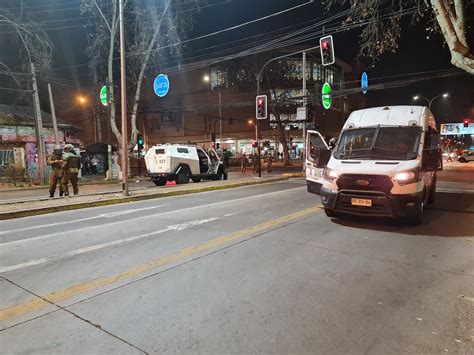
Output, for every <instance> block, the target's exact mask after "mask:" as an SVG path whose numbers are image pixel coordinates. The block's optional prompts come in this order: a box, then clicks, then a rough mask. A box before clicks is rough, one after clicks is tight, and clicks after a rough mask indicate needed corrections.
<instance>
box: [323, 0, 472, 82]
mask: <svg viewBox="0 0 474 355" xmlns="http://www.w3.org/2000/svg"><path fill="white" fill-rule="evenodd" d="M324 3H325V5H326V6H327V7H328V8H329V7H331V6H334V5H348V6H350V12H349V15H348V17H347V19H346V23H348V24H357V23H365V24H366V26H365V27H364V29H363V30H362V33H361V35H360V55H362V56H366V57H368V58H371V59H373V60H376V59H378V58H379V57H380V55H381V54H382V53H384V52H395V51H396V50H397V48H398V40H399V38H400V35H401V21H402V17H403V16H404V15H407V14H410V16H411V17H412V22H416V21H419V20H421V19H424V20H425V21H426V22H427V23H428V29H429V30H430V31H431V32H440V33H442V35H443V37H444V40H445V42H446V44H447V46H448V48H449V50H450V52H451V63H452V64H453V65H454V66H456V67H458V68H460V69H462V70H464V71H466V72H468V73H470V74H474V53H473V50H474V49H473V48H471V47H472V38H471V40H469V39H468V35H467V32H468V28H469V26H471V27H472V22H471V23H469V21H468V18H469V15H468V13H470V14H471V15H470V17H471V19H472V13H473V12H474V9H473V5H472V1H471V0H414V1H408V0H397V1H395V0H392V1H380V0H367V1H359V0H325V1H324Z"/></svg>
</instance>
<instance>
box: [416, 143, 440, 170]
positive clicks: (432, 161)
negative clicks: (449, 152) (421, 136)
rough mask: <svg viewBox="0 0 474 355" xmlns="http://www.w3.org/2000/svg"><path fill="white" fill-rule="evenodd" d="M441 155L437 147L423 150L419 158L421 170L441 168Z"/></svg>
mask: <svg viewBox="0 0 474 355" xmlns="http://www.w3.org/2000/svg"><path fill="white" fill-rule="evenodd" d="M442 157H443V155H442V154H441V149H439V148H428V149H424V150H423V157H422V159H421V169H422V170H423V171H441V170H443V159H442Z"/></svg>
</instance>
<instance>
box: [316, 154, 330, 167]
mask: <svg viewBox="0 0 474 355" xmlns="http://www.w3.org/2000/svg"><path fill="white" fill-rule="evenodd" d="M329 159H331V150H329V149H320V150H319V156H318V161H317V163H316V168H318V169H319V168H325V167H326V165H328V162H329Z"/></svg>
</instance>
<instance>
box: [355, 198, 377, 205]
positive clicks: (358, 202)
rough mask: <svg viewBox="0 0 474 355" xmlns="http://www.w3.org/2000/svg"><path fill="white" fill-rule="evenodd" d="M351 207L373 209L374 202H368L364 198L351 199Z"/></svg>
mask: <svg viewBox="0 0 474 355" xmlns="http://www.w3.org/2000/svg"><path fill="white" fill-rule="evenodd" d="M351 205H353V206H364V207H372V200H367V199H364V198H351Z"/></svg>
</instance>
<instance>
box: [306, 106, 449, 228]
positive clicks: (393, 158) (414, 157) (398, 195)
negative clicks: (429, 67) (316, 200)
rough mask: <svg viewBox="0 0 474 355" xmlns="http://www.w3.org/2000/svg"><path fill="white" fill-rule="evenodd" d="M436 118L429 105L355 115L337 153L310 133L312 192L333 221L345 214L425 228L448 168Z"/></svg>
mask: <svg viewBox="0 0 474 355" xmlns="http://www.w3.org/2000/svg"><path fill="white" fill-rule="evenodd" d="M438 140H439V135H438V134H437V132H436V122H435V119H434V116H433V114H432V113H431V111H430V110H429V109H428V108H427V107H423V106H391V107H375V108H369V109H364V110H358V111H354V112H352V113H351V115H350V116H349V118H348V119H347V121H346V123H345V124H344V127H343V128H342V131H341V133H340V135H339V138H338V140H337V143H336V145H335V147H334V149H333V150H332V151H330V150H329V147H328V146H327V144H326V142H325V141H324V139H323V137H322V136H321V134H319V133H318V132H317V131H308V134H307V142H306V147H307V148H306V157H307V158H306V162H305V164H306V181H307V186H308V191H309V192H312V193H315V194H319V195H321V202H322V204H323V206H324V211H325V212H326V215H327V216H328V217H333V216H336V215H340V214H352V215H360V216H381V217H391V218H394V219H405V220H406V221H407V222H409V223H410V224H414V225H416V224H420V223H421V222H422V218H423V207H424V205H425V204H426V203H431V202H433V200H434V195H435V191H436V171H439V170H442V169H443V165H442V158H441V150H440V149H439V144H438V143H439V142H438Z"/></svg>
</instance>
